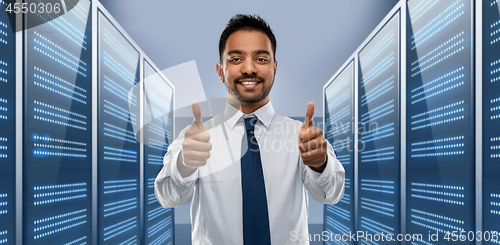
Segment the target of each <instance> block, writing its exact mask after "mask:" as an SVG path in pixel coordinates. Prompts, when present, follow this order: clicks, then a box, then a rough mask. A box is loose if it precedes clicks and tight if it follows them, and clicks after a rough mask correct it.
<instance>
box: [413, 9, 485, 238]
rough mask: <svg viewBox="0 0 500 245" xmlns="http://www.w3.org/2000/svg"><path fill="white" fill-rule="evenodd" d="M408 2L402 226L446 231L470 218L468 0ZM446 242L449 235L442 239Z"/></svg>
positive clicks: (464, 226)
mask: <svg viewBox="0 0 500 245" xmlns="http://www.w3.org/2000/svg"><path fill="white" fill-rule="evenodd" d="M407 6H408V7H407V8H408V16H407V24H406V28H407V33H406V35H407V37H406V38H407V43H406V45H407V47H406V51H405V52H406V55H407V65H406V67H405V69H406V72H407V75H406V86H407V90H406V96H407V101H406V103H407V105H406V113H407V115H406V135H407V141H406V148H407V151H408V154H407V157H406V163H407V166H406V167H407V179H406V184H407V187H406V191H407V197H406V200H407V214H406V215H407V216H406V219H407V221H406V227H407V233H410V234H428V233H429V231H432V232H433V233H435V232H437V233H438V236H439V237H440V238H441V239H444V237H445V236H446V234H447V232H451V231H474V230H475V226H476V225H475V197H476V195H475V190H476V186H475V162H474V160H475V136H474V132H475V131H474V128H475V123H474V119H475V117H474V115H475V106H474V105H475V103H474V91H475V90H474V88H475V86H474V67H473V64H474V63H473V57H474V56H473V49H472V47H473V8H474V4H473V2H472V1H468V0H456V1H443V2H438V1H425V2H421V1H414V0H410V1H408V2H407ZM446 242H449V243H453V242H455V241H451V240H450V241H446V240H440V243H446ZM431 243H432V242H431ZM463 243H469V244H472V243H474V242H473V241H468V242H467V241H465V242H463ZM417 244H423V242H420V243H417Z"/></svg>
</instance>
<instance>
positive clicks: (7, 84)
mask: <svg viewBox="0 0 500 245" xmlns="http://www.w3.org/2000/svg"><path fill="white" fill-rule="evenodd" d="M4 4H5V2H4V1H3V0H0V8H4V7H5V6H4ZM15 25H16V23H15V20H14V22H10V20H9V19H8V16H7V12H5V11H2V12H1V13H0V168H2V171H0V243H1V244H14V242H15V239H14V238H15V232H16V230H15V227H16V225H15V217H16V216H15V213H16V203H15V202H16V199H15V196H16V189H15V186H16V185H15V183H16V182H15V181H16V179H15V176H16V172H15V171H16V168H15V167H16V113H15V112H16V96H15V95H16V87H15V85H16V35H15V32H13V28H12V26H15Z"/></svg>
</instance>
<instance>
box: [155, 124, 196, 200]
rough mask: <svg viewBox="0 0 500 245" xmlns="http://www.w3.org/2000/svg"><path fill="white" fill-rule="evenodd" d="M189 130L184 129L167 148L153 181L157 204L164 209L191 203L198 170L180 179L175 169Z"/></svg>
mask: <svg viewBox="0 0 500 245" xmlns="http://www.w3.org/2000/svg"><path fill="white" fill-rule="evenodd" d="M188 128H189V126H188V127H186V128H184V129H183V130H182V131H181V133H180V134H179V137H177V139H176V140H175V141H174V142H173V143H172V144H171V145H170V146H169V147H168V151H167V153H166V154H165V156H164V157H163V168H162V169H161V171H160V173H158V176H157V177H156V180H155V187H154V190H155V195H156V199H157V200H158V202H159V203H160V204H161V205H162V206H163V207H165V208H174V207H179V206H182V205H186V204H188V203H190V202H191V200H192V199H193V194H194V187H195V184H196V182H197V180H198V169H196V170H195V171H194V173H192V174H191V175H190V176H188V177H186V178H182V176H181V174H180V173H179V170H178V169H177V159H178V158H179V155H180V154H181V149H182V141H183V140H184V133H185V132H186V130H187V129H188Z"/></svg>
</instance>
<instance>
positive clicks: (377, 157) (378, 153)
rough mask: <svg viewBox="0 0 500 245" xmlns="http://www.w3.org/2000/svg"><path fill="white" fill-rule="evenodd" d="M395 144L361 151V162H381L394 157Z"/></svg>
mask: <svg viewBox="0 0 500 245" xmlns="http://www.w3.org/2000/svg"><path fill="white" fill-rule="evenodd" d="M394 153H395V152H394V146H390V147H386V148H380V149H376V150H371V151H362V152H361V160H360V161H361V162H362V163H364V162H380V161H387V160H393V159H394V156H395V155H394Z"/></svg>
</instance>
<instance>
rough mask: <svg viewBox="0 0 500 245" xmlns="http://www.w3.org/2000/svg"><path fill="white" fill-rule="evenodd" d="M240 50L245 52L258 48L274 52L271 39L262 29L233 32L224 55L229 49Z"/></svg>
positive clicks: (228, 39) (251, 51)
mask: <svg viewBox="0 0 500 245" xmlns="http://www.w3.org/2000/svg"><path fill="white" fill-rule="evenodd" d="M232 50H239V51H241V52H244V53H253V52H254V51H256V50H267V51H269V53H271V54H272V47H271V41H270V40H269V38H268V37H267V35H266V34H265V33H263V32H261V31H247V30H240V31H236V32H234V33H233V34H231V35H230V36H229V37H228V38H227V41H226V48H225V50H224V55H226V54H227V53H228V52H229V51H232Z"/></svg>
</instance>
